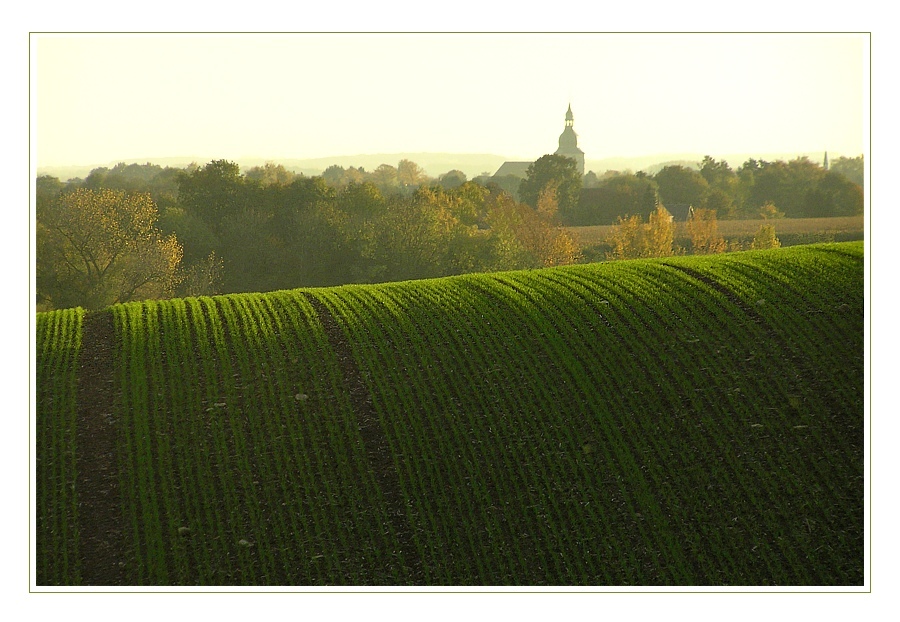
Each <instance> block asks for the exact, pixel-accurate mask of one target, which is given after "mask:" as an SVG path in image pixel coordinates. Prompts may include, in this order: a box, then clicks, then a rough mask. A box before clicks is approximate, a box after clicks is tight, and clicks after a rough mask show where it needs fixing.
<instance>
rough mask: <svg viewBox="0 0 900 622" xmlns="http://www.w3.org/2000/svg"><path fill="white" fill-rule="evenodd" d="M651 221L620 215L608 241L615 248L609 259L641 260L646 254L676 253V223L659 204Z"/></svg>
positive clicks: (668, 254)
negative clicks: (645, 221)
mask: <svg viewBox="0 0 900 622" xmlns="http://www.w3.org/2000/svg"><path fill="white" fill-rule="evenodd" d="M648 220H649V222H647V223H646V224H645V223H644V222H643V218H641V217H640V216H639V215H637V214H635V215H634V216H628V217H619V219H618V221H617V222H616V226H615V227H614V228H613V233H612V234H611V235H610V237H609V238H608V240H607V243H608V244H609V245H610V246H611V247H612V248H611V250H610V251H609V252H608V253H607V255H606V256H607V259H612V260H616V259H639V258H643V257H669V256H670V255H672V254H673V252H674V241H675V223H674V221H673V219H672V215H671V214H669V212H667V211H666V210H665V208H663V207H661V206H659V207H657V208H656V209H655V210H654V211H653V212H652V213H651V214H650V217H649V219H648Z"/></svg>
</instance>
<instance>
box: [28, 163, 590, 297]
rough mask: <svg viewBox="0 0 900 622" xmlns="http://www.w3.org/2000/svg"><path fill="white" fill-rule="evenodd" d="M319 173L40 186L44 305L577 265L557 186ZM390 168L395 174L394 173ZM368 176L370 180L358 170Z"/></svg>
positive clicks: (269, 170)
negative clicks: (506, 186) (523, 195)
mask: <svg viewBox="0 0 900 622" xmlns="http://www.w3.org/2000/svg"><path fill="white" fill-rule="evenodd" d="M339 168H340V167H331V168H330V169H328V170H327V171H326V174H323V175H321V176H317V177H306V176H302V175H295V174H293V173H291V172H290V171H287V170H285V169H284V167H283V166H281V165H275V164H267V165H265V166H262V167H254V168H252V169H250V170H248V171H247V172H246V173H241V171H240V168H239V166H238V165H237V164H235V163H233V162H230V161H227V160H213V161H211V162H209V163H207V164H206V165H204V166H196V165H191V166H189V167H186V168H184V169H173V168H171V167H167V168H162V167H160V166H158V165H152V164H145V165H135V164H132V165H125V164H120V165H117V166H116V167H113V168H112V169H106V168H100V169H95V170H94V171H92V172H91V173H90V174H89V175H88V176H87V178H85V179H83V180H81V179H76V180H70V181H69V182H65V183H64V182H61V181H60V180H58V179H57V178H54V177H49V176H43V177H39V178H38V179H37V183H36V204H37V213H36V222H37V229H36V238H37V256H36V281H37V304H38V308H39V309H42V310H43V309H52V308H66V307H73V306H83V307H85V308H88V309H97V308H103V307H105V306H108V305H111V304H115V303H117V302H126V301H129V300H139V299H147V298H166V297H171V296H189V295H209V294H216V293H230V292H248V291H272V290H278V289H289V288H295V287H304V286H306V287H316V286H329V285H339V284H344V283H375V282H383V281H398V280H407V279H418V278H428V277H437V276H445V275H452V274H461V273H466V272H483V271H496V270H507V269H515V268H532V267H544V266H553V265H562V264H569V263H574V262H575V261H577V260H578V258H579V251H578V248H577V247H576V245H575V243H574V242H573V240H572V238H571V237H570V236H569V235H567V234H566V233H565V232H564V231H563V230H562V229H561V228H560V226H559V222H558V218H557V212H558V201H557V198H556V191H555V189H554V188H553V187H547V188H545V189H543V190H542V192H541V193H540V196H539V197H537V198H536V201H535V203H534V205H533V206H531V205H527V204H525V203H522V202H520V201H517V200H516V199H514V198H513V196H512V195H511V194H510V193H508V192H505V191H503V190H502V189H500V188H498V187H496V186H493V185H482V184H479V183H475V182H473V181H467V180H466V179H465V176H464V175H462V173H460V172H458V171H456V172H452V171H451V173H448V174H447V175H444V176H441V178H439V179H437V180H433V179H428V178H427V177H425V176H424V173H422V171H421V169H420V168H418V166H417V165H414V164H413V163H408V162H406V161H402V162H400V163H399V166H398V167H396V168H395V167H388V166H387V165H384V166H382V167H379V169H376V171H374V173H376V176H367V175H365V174H362V173H361V172H360V171H361V170H360V169H350V170H349V171H347V170H344V171H343V173H342V172H341V170H338V169H339ZM388 169H393V170H395V171H396V172H397V175H396V176H393V175H391V174H389V173H390V171H389V170H388ZM357 175H362V176H357Z"/></svg>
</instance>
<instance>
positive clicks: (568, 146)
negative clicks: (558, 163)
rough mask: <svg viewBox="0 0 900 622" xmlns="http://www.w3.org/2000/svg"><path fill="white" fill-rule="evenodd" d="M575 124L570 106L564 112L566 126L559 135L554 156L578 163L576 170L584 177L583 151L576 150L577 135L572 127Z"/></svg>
mask: <svg viewBox="0 0 900 622" xmlns="http://www.w3.org/2000/svg"><path fill="white" fill-rule="evenodd" d="M574 124H575V115H573V114H572V104H571V103H570V104H569V109H568V110H567V111H566V126H565V128H564V129H563V133H562V134H560V135H559V149H557V150H556V155H563V156H566V157H567V158H572V159H573V160H575V162H577V163H578V170H579V171H580V172H581V174H582V175H584V151H582V150H581V149H579V148H578V135H577V134H576V133H575V129H574V128H573V127H572V126H573V125H574Z"/></svg>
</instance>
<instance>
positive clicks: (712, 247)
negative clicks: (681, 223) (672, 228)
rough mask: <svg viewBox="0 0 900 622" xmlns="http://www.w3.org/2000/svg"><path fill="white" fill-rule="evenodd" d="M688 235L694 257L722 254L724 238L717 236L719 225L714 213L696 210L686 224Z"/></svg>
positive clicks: (706, 210) (724, 246) (724, 247)
mask: <svg viewBox="0 0 900 622" xmlns="http://www.w3.org/2000/svg"><path fill="white" fill-rule="evenodd" d="M687 230H688V235H689V236H690V238H691V252H692V253H693V254H695V255H710V254H713V253H724V252H725V249H726V248H727V245H726V243H725V238H723V237H722V236H721V235H719V223H718V221H717V220H716V213H715V212H714V211H712V210H708V209H696V210H694V213H693V215H692V216H691V218H690V220H688V222H687Z"/></svg>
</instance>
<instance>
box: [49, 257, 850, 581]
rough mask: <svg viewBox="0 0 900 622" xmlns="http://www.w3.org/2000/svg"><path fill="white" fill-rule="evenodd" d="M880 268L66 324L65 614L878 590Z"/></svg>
mask: <svg viewBox="0 0 900 622" xmlns="http://www.w3.org/2000/svg"><path fill="white" fill-rule="evenodd" d="M863 264H864V259H863V244H862V243H861V242H850V243H840V244H821V245H813V246H797V247H792V248H784V249H777V250H771V251H754V252H744V253H731V254H725V255H717V256H706V257H676V258H667V259H654V260H640V261H625V262H615V263H605V264H586V265H578V266H569V267H562V268H553V269H545V270H534V271H521V272H507V273H496V274H480V275H467V276H459V277H448V278H443V279H435V280H426V281H410V282H404V283H390V284H383V285H365V286H364V285H356V286H344V287H335V288H325V289H303V290H292V291H281V292H274V293H268V294H241V295H227V296H219V297H212V298H189V299H177V300H167V301H151V302H144V303H129V304H125V305H117V306H114V307H111V308H110V309H107V310H105V311H102V312H97V313H87V314H84V313H83V312H81V311H80V310H66V311H55V312H49V313H41V314H38V317H37V344H36V348H37V373H38V375H37V378H38V390H37V396H38V397H37V424H38V430H37V435H36V437H37V460H38V462H37V464H38V470H37V490H36V499H37V534H36V539H37V559H36V568H37V584H38V585H47V586H53V585H132V586H141V585H154V586H182V585H184V586H203V585H210V586H211V585H248V586H269V585H284V586H330V585H337V586H345V585H346V586H353V585H373V586H393V585H397V586H405V585H413V586H469V585H472V586H514V585H524V586H543V585H547V586H631V585H637V586H641V585H643V586H703V585H710V586H775V585H779V586H858V585H862V584H863V581H864V550H863V549H864V531H865V530H864V518H863V516H864V472H865V468H864V460H863V457H864V449H863V448H864V438H863V430H864V397H863V393H864V391H863V385H864V294H863V281H864V279H863ZM88 510H89V511H88Z"/></svg>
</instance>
